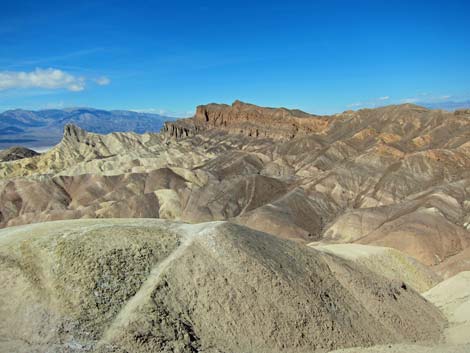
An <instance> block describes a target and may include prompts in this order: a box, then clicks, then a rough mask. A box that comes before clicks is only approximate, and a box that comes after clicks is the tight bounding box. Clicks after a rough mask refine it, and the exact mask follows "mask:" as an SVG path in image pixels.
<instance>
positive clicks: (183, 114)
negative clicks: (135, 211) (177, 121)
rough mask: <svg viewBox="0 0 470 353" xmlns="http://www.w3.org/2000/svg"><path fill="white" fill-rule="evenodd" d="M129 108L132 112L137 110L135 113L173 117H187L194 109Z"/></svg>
mask: <svg viewBox="0 0 470 353" xmlns="http://www.w3.org/2000/svg"><path fill="white" fill-rule="evenodd" d="M129 110H131V111H133V112H137V113H149V114H158V115H163V116H169V117H174V118H187V117H190V116H193V115H194V111H185V112H181V111H179V112H177V111H172V110H166V109H159V108H143V109H129Z"/></svg>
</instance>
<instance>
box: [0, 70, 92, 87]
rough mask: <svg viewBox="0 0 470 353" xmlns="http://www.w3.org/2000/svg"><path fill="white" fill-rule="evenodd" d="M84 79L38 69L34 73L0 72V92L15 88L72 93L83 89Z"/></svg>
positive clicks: (65, 73) (59, 71) (62, 72)
mask: <svg viewBox="0 0 470 353" xmlns="http://www.w3.org/2000/svg"><path fill="white" fill-rule="evenodd" d="M85 85H86V83H85V78H83V77H77V76H74V75H72V74H69V73H67V72H64V71H62V70H59V69H53V68H48V69H40V68H37V69H36V70H34V71H30V72H24V71H0V91H4V90H8V89H15V88H43V89H60V88H64V89H67V90H69V91H72V92H79V91H83V90H84V89H85Z"/></svg>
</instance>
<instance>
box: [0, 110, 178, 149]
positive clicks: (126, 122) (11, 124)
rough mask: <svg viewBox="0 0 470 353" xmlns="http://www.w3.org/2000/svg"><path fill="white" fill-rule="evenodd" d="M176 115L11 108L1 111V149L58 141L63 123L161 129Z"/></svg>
mask: <svg viewBox="0 0 470 353" xmlns="http://www.w3.org/2000/svg"><path fill="white" fill-rule="evenodd" d="M173 119H174V118H171V117H168V116H163V115H158V114H149V113H137V112H133V111H125V110H112V111H107V110H100V109H93V108H71V109H60V110H59V109H48V110H38V111H31V110H22V109H16V110H8V111H5V112H3V113H1V114H0V149H4V148H8V147H11V146H17V145H22V146H27V147H30V148H38V147H46V146H52V145H55V144H57V143H58V142H59V141H60V139H61V138H62V134H63V127H64V125H66V124H68V123H73V124H76V125H78V126H80V127H82V128H83V129H86V130H87V131H91V132H95V133H100V134H107V133H111V132H123V131H133V132H137V133H144V132H158V131H160V129H161V128H162V126H163V123H164V122H165V121H168V120H173Z"/></svg>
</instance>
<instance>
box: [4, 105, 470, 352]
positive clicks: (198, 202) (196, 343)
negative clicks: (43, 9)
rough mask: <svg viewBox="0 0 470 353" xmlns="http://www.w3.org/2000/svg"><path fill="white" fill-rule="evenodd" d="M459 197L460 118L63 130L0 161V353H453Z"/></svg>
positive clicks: (246, 111) (464, 133) (468, 152)
mask: <svg viewBox="0 0 470 353" xmlns="http://www.w3.org/2000/svg"><path fill="white" fill-rule="evenodd" d="M23 157H24V158H23ZM469 195H470V111H456V112H455V113H449V112H444V111H439V110H429V109H426V108H422V107H419V106H415V105H409V104H406V105H399V106H388V107H383V108H377V109H363V110H359V111H347V112H344V113H341V114H337V115H333V116H316V115H310V114H307V113H305V112H302V111H299V110H288V109H284V108H278V109H275V108H261V107H257V106H254V105H251V104H246V103H243V102H239V101H236V102H234V103H233V104H232V105H220V104H209V105H205V106H199V107H198V108H197V110H196V114H195V116H194V117H192V118H188V119H181V120H178V121H172V122H167V123H166V124H165V125H164V128H163V130H162V132H161V133H160V134H149V133H146V134H135V133H112V134H108V135H98V134H94V133H89V132H86V131H84V130H82V129H81V128H79V127H77V126H75V125H67V126H66V127H65V128H64V135H63V139H62V141H61V142H60V143H59V144H58V145H57V146H55V147H54V148H52V149H51V150H49V151H48V152H46V153H43V154H41V155H38V156H28V155H24V156H21V155H20V156H19V157H15V158H8V159H4V161H2V162H0V227H1V228H4V229H2V230H0V263H1V267H0V281H1V282H2V283H3V284H4V285H3V286H2V287H1V288H0V298H1V300H0V316H1V317H2V319H3V320H2V322H1V323H0V351H1V352H4V351H5V352H213V353H216V352H218V353H236V352H240V353H242V352H260V353H261V352H299V353H300V352H326V351H332V350H335V349H341V350H342V351H343V349H344V352H362V351H364V352H381V351H386V352H413V351H415V352H436V353H437V352H468V351H470V347H469V344H470V339H469V337H470V335H468V334H467V332H468V330H467V329H470V327H469V326H468V325H469V322H470V313H469V311H468V305H469V303H470V293H469V292H468V289H469V288H470V281H469V277H468V272H463V271H469V270H470V196H469ZM96 218H103V219H101V220H96ZM117 218H122V219H117ZM137 218H139V219H137ZM157 218H159V219H157ZM36 223H37V224H36ZM449 292H451V294H452V295H450V294H449ZM420 293H421V294H420ZM467 336H469V337H467ZM371 346H373V347H372V348H366V347H371ZM351 347H356V348H351ZM358 347H364V348H358ZM430 347H431V348H430ZM347 349H350V350H347Z"/></svg>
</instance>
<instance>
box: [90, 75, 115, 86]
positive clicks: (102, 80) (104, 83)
mask: <svg viewBox="0 0 470 353" xmlns="http://www.w3.org/2000/svg"><path fill="white" fill-rule="evenodd" d="M94 81H95V82H96V84H97V85H99V86H107V85H109V84H110V83H111V79H110V78H109V77H106V76H101V77H98V78H96V79H95V80H94Z"/></svg>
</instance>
